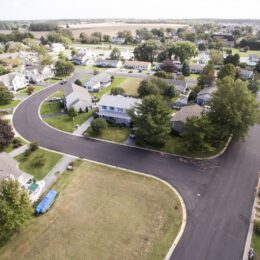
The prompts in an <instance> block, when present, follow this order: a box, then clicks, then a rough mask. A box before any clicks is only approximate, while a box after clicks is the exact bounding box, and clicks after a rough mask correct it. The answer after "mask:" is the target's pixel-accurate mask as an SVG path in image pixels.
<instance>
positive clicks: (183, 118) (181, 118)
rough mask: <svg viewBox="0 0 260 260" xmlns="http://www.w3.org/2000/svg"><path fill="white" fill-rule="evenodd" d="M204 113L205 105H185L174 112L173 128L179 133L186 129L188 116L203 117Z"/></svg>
mask: <svg viewBox="0 0 260 260" xmlns="http://www.w3.org/2000/svg"><path fill="white" fill-rule="evenodd" d="M202 113H203V107H201V106H198V105H196V104H195V105H191V106H185V107H183V108H181V110H180V111H178V112H177V113H175V114H174V116H173V117H172V119H171V122H172V128H173V130H174V131H176V132H178V133H183V132H184V131H185V123H186V122H187V119H188V118H192V117H201V116H202Z"/></svg>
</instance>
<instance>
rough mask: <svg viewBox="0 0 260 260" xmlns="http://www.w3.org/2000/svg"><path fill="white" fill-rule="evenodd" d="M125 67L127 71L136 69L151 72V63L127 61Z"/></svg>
mask: <svg viewBox="0 0 260 260" xmlns="http://www.w3.org/2000/svg"><path fill="white" fill-rule="evenodd" d="M124 67H125V68H126V69H136V70H150V69H151V63H150V62H145V61H130V60H129V61H126V62H125V65H124Z"/></svg>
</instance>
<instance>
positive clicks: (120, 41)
mask: <svg viewBox="0 0 260 260" xmlns="http://www.w3.org/2000/svg"><path fill="white" fill-rule="evenodd" d="M125 40H126V39H125V38H123V37H113V38H112V43H114V44H120V45H121V44H125Z"/></svg>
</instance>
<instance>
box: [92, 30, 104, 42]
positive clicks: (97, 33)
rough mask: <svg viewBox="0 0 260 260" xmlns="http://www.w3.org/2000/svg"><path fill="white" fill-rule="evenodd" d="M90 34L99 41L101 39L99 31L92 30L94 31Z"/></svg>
mask: <svg viewBox="0 0 260 260" xmlns="http://www.w3.org/2000/svg"><path fill="white" fill-rule="evenodd" d="M91 36H93V37H97V38H98V39H99V41H100V42H101V41H102V33H101V32H94V33H92V34H91Z"/></svg>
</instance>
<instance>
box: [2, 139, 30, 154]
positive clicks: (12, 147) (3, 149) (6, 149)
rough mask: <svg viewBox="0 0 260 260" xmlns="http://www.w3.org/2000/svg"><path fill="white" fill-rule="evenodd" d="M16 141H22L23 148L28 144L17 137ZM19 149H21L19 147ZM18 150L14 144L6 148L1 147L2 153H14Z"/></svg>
mask: <svg viewBox="0 0 260 260" xmlns="http://www.w3.org/2000/svg"><path fill="white" fill-rule="evenodd" d="M15 139H19V140H20V141H21V146H23V145H24V144H26V142H25V141H24V140H23V139H22V138H20V137H16V138H15ZM17 148H19V147H17ZM17 148H16V147H14V143H13V142H12V143H10V144H9V145H7V146H5V147H4V148H3V147H0V152H5V153H10V152H12V151H13V150H15V149H17Z"/></svg>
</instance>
